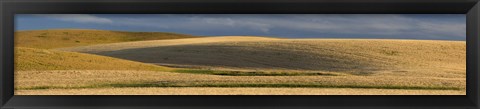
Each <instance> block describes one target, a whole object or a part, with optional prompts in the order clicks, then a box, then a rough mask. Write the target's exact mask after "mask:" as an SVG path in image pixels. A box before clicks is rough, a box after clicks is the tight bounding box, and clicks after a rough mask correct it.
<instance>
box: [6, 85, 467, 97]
mask: <svg viewBox="0 0 480 109" xmlns="http://www.w3.org/2000/svg"><path fill="white" fill-rule="evenodd" d="M193 90H194V91H193ZM16 94H19V95H432V94H433V95H465V92H464V91H455V90H392V89H358V88H209V87H202V88H198V87H194V88H100V89H49V90H21V91H18V92H16Z"/></svg>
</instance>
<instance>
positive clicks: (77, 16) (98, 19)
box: [37, 14, 113, 24]
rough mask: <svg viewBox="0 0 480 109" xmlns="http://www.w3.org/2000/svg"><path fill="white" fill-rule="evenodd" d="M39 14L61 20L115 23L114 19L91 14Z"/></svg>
mask: <svg viewBox="0 0 480 109" xmlns="http://www.w3.org/2000/svg"><path fill="white" fill-rule="evenodd" d="M37 16H42V17H46V18H52V19H57V20H61V21H71V22H77V23H100V24H111V23H113V21H112V20H110V19H107V18H101V17H97V16H93V15H89V14H38V15H37Z"/></svg>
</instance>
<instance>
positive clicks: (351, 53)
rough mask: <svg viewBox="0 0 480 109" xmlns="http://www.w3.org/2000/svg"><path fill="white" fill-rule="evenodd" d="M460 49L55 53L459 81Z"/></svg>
mask: <svg viewBox="0 0 480 109" xmlns="http://www.w3.org/2000/svg"><path fill="white" fill-rule="evenodd" d="M465 49H466V44H465V42H462V41H433V40H380V39H273V38H260V37H208V38H195V39H174V40H156V41H138V42H126V43H115V44H101V45H93V46H84V47H74V48H66V49H61V50H66V51H74V52H85V53H93V54H98V55H104V56H111V57H116V58H122V59H127V60H134V61H139V62H145V63H154V64H159V65H170V66H177V67H203V68H208V69H210V68H230V69H254V70H269V69H277V70H278V69H279V70H305V71H323V72H340V73H346V74H353V75H390V76H392V75H395V76H425V77H448V78H461V77H465V69H466V66H465V62H466V58H465V53H466V50H465Z"/></svg>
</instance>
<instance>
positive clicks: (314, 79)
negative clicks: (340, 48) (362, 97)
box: [15, 70, 465, 90]
mask: <svg viewBox="0 0 480 109" xmlns="http://www.w3.org/2000/svg"><path fill="white" fill-rule="evenodd" d="M259 84H260V85H262V84H263V85H264V86H267V87H272V86H274V87H285V86H286V87H333V88H335V87H337V88H378V89H449V90H464V89H465V78H433V77H408V76H407V77H404V76H218V75H202V74H185V73H172V72H158V71H126V70H119V71H116V70H58V71H17V72H15V88H16V89H22V90H36V89H78V88H102V87H117V88H122V87H203V86H207V87H256V85H257V86H258V85H259ZM268 85H270V86H268Z"/></svg>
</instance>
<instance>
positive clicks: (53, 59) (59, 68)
mask: <svg viewBox="0 0 480 109" xmlns="http://www.w3.org/2000/svg"><path fill="white" fill-rule="evenodd" d="M45 31H46V30H44V31H35V32H32V33H19V34H18V35H20V36H19V37H17V38H20V39H21V38H24V39H22V40H19V41H17V42H18V43H17V42H16V43H15V44H16V49H15V69H16V72H15V88H16V92H15V94H20V95H31V94H33V95H35V94H46V95H56V94H59V95H77V94H79V95H82V94H83V95H85V94H87V95H88V94H94V95H95V94H100V95H117V94H122V95H152V94H153V95H165V94H171V95H192V94H193V95H195V94H200V95H212V94H213V95H243V94H248V95H304V94H308V95H311V94H313V95H335V94H337V95H385V94H386V95H392V94H404V95H405V94H408V95H425V94H434V95H464V94H465V84H466V83H465V78H466V74H465V71H466V65H465V63H466V57H465V54H466V44H465V42H464V41H439V40H400V39H285V38H271V37H256V36H216V37H206V36H204V37H196V36H191V35H183V34H176V33H168V35H165V34H167V33H156V34H154V33H148V34H149V35H145V34H147V33H142V34H140V33H128V32H123V33H115V32H113V33H112V32H111V31H100V30H68V31H67V32H68V34H74V33H78V32H80V33H83V34H89V35H88V36H91V37H90V38H85V37H80V36H81V35H80V36H79V37H72V39H69V40H78V41H80V42H83V43H80V44H78V43H75V42H69V41H67V40H62V39H61V38H60V37H63V36H64V35H52V34H54V33H55V34H64V33H63V32H62V31H65V30H55V32H49V34H50V35H51V36H48V37H58V38H54V39H58V40H54V41H53V42H49V43H48V44H47V42H48V40H51V39H45V38H43V39H42V38H41V37H38V34H42V33H45ZM48 31H50V30H48ZM48 31H47V32H48ZM73 31H74V32H73ZM34 33H35V34H34ZM78 34H79V33H78ZM92 34H97V35H104V36H112V37H113V36H115V38H118V37H121V38H119V39H108V40H106V41H102V40H100V39H96V38H106V37H96V35H92ZM151 34H154V35H151ZM74 36H75V35H74ZM117 36H118V37H117ZM132 36H141V38H138V37H137V38H133V39H132V38H131V37H132ZM32 37H33V39H32V40H27V39H29V38H32ZM92 38H93V39H92ZM109 38H110V37H109ZM28 41H31V42H29V43H26V42H28ZM57 43H58V44H57ZM71 43H73V44H71ZM43 44H45V45H43ZM135 90H141V91H135ZM90 92H91V93H90ZM94 92H95V93H94ZM97 92H98V93H97ZM254 92H256V93H254Z"/></svg>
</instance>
